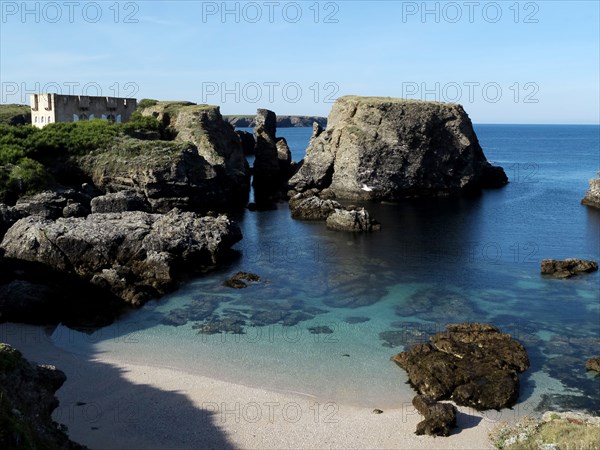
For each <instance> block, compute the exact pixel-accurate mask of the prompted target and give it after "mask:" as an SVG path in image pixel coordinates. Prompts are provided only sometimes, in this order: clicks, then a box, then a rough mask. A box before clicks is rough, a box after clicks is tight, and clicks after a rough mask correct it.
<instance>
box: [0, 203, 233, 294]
mask: <svg viewBox="0 0 600 450" xmlns="http://www.w3.org/2000/svg"><path fill="white" fill-rule="evenodd" d="M241 237H242V236H241V232H240V230H239V228H238V226H237V225H235V224H234V223H232V222H231V221H230V220H229V219H228V218H227V217H226V216H220V217H218V218H212V217H200V216H198V215H197V214H195V213H184V212H181V211H178V210H172V211H170V212H169V213H168V214H164V215H158V214H148V213H144V212H139V211H135V212H124V213H116V214H90V215H89V216H88V217H87V218H85V219H82V218H70V219H58V220H57V221H55V222H53V221H50V220H47V219H43V218H41V217H39V216H31V217H27V218H24V219H21V220H19V221H18V222H17V223H15V224H14V225H13V226H12V228H11V229H10V230H9V231H8V232H7V233H6V235H5V237H4V240H3V242H2V244H1V245H0V249H2V250H3V251H4V256H5V258H11V259H15V260H23V261H30V262H35V263H39V264H40V265H41V267H46V268H47V269H48V270H50V269H51V270H57V271H61V272H64V273H70V274H73V275H75V276H77V277H79V278H80V279H83V280H85V281H87V282H89V283H91V284H93V285H96V286H98V287H101V288H106V289H108V290H110V291H111V292H112V293H113V294H114V295H116V296H117V297H119V298H121V299H122V300H124V301H126V302H128V303H131V304H141V303H143V302H144V301H146V300H148V299H149V298H152V297H157V296H160V295H163V294H164V293H166V292H168V291H170V290H172V289H173V288H174V287H175V286H176V285H177V283H176V282H177V280H179V279H181V277H183V276H185V274H186V273H189V272H190V270H192V271H195V270H201V268H202V267H207V266H212V265H214V264H215V263H216V262H217V261H219V260H220V259H221V257H222V256H223V254H224V253H226V252H227V251H228V250H229V248H230V247H231V246H232V245H233V244H234V243H236V242H237V241H239V240H240V239H241ZM190 268H192V269H190Z"/></svg>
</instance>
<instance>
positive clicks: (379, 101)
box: [290, 96, 508, 201]
mask: <svg viewBox="0 0 600 450" xmlns="http://www.w3.org/2000/svg"><path fill="white" fill-rule="evenodd" d="M507 182H508V180H507V178H506V175H505V174H504V171H503V170H502V168H500V167H494V166H492V165H491V164H490V163H489V162H488V161H487V160H486V158H485V155H484V153H483V150H482V149H481V146H480V145H479V141H478V139H477V136H476V135H475V131H474V130H473V126H472V124H471V120H470V119H469V116H468V115H467V113H466V112H465V111H464V109H463V107H462V106H460V105H457V104H446V103H438V102H428V101H415V100H404V99H394V98H388V97H355V96H347V97H341V98H339V99H338V100H337V101H336V102H335V104H334V105H333V108H332V110H331V112H330V114H329V118H328V128H327V130H325V131H323V130H321V129H320V128H318V127H317V128H315V130H314V132H313V136H312V138H311V141H310V143H309V146H308V149H307V151H306V157H305V159H304V162H303V165H302V167H301V168H300V170H299V171H298V173H297V174H296V175H294V176H293V177H292V179H291V180H290V187H291V188H292V189H293V190H295V191H297V192H304V191H306V190H308V189H312V188H317V189H319V190H321V189H325V188H330V189H331V190H332V191H333V193H334V194H335V196H336V197H337V198H346V199H360V200H391V201H394V200H398V199H401V198H404V197H421V196H446V195H458V194H463V193H467V192H473V191H477V190H479V189H481V188H491V187H500V186H503V185H504V184H506V183H507Z"/></svg>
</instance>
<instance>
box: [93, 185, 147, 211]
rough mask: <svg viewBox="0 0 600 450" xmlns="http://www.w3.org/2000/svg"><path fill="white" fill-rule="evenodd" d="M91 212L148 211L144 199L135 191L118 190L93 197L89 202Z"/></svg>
mask: <svg viewBox="0 0 600 450" xmlns="http://www.w3.org/2000/svg"><path fill="white" fill-rule="evenodd" d="M91 207H92V214H97V213H120V212H125V211H144V212H150V209H151V208H150V205H149V204H148V202H147V201H146V199H145V198H144V197H143V196H142V195H140V194H139V193H137V192H135V191H120V192H113V193H109V194H106V195H99V196H98V197H94V198H93V199H92V202H91Z"/></svg>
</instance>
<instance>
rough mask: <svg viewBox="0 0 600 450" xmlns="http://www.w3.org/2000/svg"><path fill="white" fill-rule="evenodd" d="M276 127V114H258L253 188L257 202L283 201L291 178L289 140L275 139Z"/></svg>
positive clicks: (255, 130) (266, 111) (255, 132)
mask: <svg viewBox="0 0 600 450" xmlns="http://www.w3.org/2000/svg"><path fill="white" fill-rule="evenodd" d="M276 124H277V116H276V115H275V113H274V112H273V111H269V110H267V109H259V110H257V112H256V127H255V128H254V139H255V141H256V145H255V148H254V151H255V154H256V157H255V159H254V166H253V173H254V179H253V181H252V185H253V186H254V190H255V196H256V197H257V199H258V201H263V199H265V198H278V197H281V196H282V193H283V192H284V191H286V190H287V181H288V179H289V177H290V176H291V175H292V166H291V162H292V154H291V152H290V149H289V148H288V145H287V142H286V140H285V139H284V138H277V137H276V136H275V135H276V130H277V125H276Z"/></svg>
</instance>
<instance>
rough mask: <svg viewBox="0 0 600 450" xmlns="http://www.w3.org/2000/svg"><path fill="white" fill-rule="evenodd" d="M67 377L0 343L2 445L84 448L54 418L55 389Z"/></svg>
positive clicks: (11, 446)
mask: <svg viewBox="0 0 600 450" xmlns="http://www.w3.org/2000/svg"><path fill="white" fill-rule="evenodd" d="M65 380H66V377H65V374H64V373H63V372H61V371H60V370H57V369H56V367H54V366H49V365H37V364H32V363H30V362H29V361H27V360H26V359H24V358H23V357H22V356H21V353H20V352H19V351H18V350H15V349H13V348H12V347H10V346H9V345H6V344H2V343H0V448H4V449H17V448H23V449H42V448H52V449H83V448H85V447H83V446H81V445H79V444H76V443H75V442H72V441H70V440H69V438H68V436H67V435H66V434H65V433H64V431H63V430H62V429H61V428H60V427H59V425H58V424H57V423H56V422H54V421H53V420H52V417H51V415H52V411H54V410H55V409H56V408H57V407H58V400H57V399H56V397H55V396H54V394H55V392H56V391H57V390H58V389H59V388H60V387H61V386H62V385H63V383H64V382H65Z"/></svg>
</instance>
